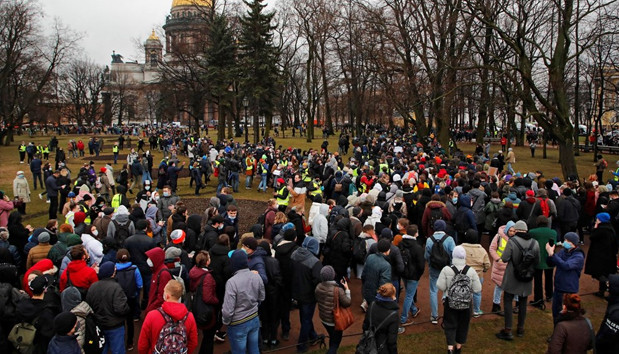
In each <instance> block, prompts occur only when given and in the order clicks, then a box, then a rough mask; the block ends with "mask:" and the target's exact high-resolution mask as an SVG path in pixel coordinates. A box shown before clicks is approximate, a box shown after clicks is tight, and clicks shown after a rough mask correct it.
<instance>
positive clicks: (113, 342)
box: [103, 326, 125, 354]
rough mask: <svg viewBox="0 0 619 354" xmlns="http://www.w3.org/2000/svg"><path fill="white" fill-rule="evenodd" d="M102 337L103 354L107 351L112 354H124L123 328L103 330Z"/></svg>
mask: <svg viewBox="0 0 619 354" xmlns="http://www.w3.org/2000/svg"><path fill="white" fill-rule="evenodd" d="M103 336H104V337H105V344H104V345H103V352H104V353H107V352H108V350H109V351H110V352H111V353H112V354H125V326H120V327H118V328H114V329H104V330H103Z"/></svg>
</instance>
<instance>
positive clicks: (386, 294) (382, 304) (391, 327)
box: [363, 272, 404, 354]
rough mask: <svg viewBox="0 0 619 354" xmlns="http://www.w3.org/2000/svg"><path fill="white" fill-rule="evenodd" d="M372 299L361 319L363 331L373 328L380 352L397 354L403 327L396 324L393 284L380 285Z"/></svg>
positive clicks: (381, 353)
mask: <svg viewBox="0 0 619 354" xmlns="http://www.w3.org/2000/svg"><path fill="white" fill-rule="evenodd" d="M363 273H364V274H365V272H363ZM374 299H375V301H372V302H371V305H370V307H369V308H368V312H367V314H366V315H365V319H364V320H363V331H367V330H368V329H370V328H371V327H373V328H375V331H376V332H375V337H374V338H375V340H376V344H377V345H378V346H380V347H381V348H382V350H381V351H380V352H379V353H380V354H397V353H398V334H399V333H400V331H401V332H402V333H403V332H404V328H403V327H399V326H398V310H399V308H398V303H397V301H396V296H395V287H394V286H393V284H391V283H390V282H387V283H385V284H383V285H381V286H380V287H379V288H378V290H377V291H376V292H375V295H374ZM379 324H382V325H379Z"/></svg>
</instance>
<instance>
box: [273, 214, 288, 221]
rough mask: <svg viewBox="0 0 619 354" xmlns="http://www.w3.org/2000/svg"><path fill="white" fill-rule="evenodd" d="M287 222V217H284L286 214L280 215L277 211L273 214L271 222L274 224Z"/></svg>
mask: <svg viewBox="0 0 619 354" xmlns="http://www.w3.org/2000/svg"><path fill="white" fill-rule="evenodd" d="M287 222H288V217H287V216H286V214H284V213H282V212H281V211H278V212H277V213H276V214H275V221H274V222H273V223H274V224H284V223H287Z"/></svg>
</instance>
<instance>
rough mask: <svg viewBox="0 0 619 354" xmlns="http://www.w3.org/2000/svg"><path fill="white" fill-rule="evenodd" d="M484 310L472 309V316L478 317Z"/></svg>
mask: <svg viewBox="0 0 619 354" xmlns="http://www.w3.org/2000/svg"><path fill="white" fill-rule="evenodd" d="M483 314H484V311H482V310H479V311H473V317H475V318H479V316H481V315H483Z"/></svg>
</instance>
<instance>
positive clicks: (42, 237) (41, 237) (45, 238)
mask: <svg viewBox="0 0 619 354" xmlns="http://www.w3.org/2000/svg"><path fill="white" fill-rule="evenodd" d="M598 215H599V214H598ZM38 240H39V243H47V242H49V233H47V232H45V231H43V232H41V233H40V234H39V237H38Z"/></svg>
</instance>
